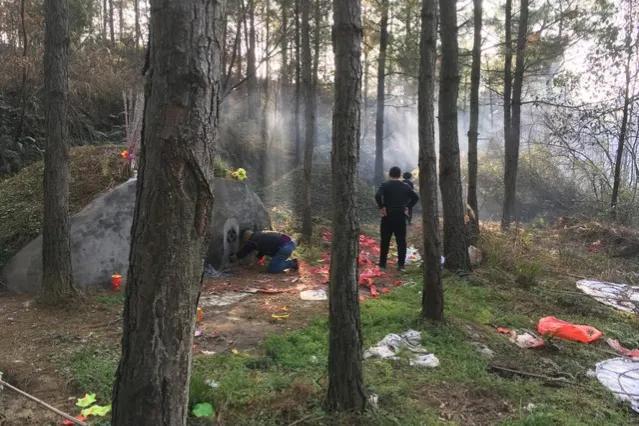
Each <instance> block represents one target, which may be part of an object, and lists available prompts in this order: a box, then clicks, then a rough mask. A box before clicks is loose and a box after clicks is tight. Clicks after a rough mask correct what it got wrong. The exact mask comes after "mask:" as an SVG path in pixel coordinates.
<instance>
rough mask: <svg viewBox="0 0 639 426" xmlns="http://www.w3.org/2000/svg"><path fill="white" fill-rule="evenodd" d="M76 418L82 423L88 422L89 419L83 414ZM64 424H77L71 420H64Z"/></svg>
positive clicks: (69, 425) (67, 425) (66, 425)
mask: <svg viewBox="0 0 639 426" xmlns="http://www.w3.org/2000/svg"><path fill="white" fill-rule="evenodd" d="M75 418H76V420H79V421H81V422H84V421H86V419H87V418H86V417H84V416H83V415H82V414H80V415H78V416H76V417H75ZM62 424H63V425H64V426H73V425H75V424H76V423H74V422H72V421H71V420H68V419H64V421H63V422H62Z"/></svg>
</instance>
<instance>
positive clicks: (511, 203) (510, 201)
mask: <svg viewBox="0 0 639 426" xmlns="http://www.w3.org/2000/svg"><path fill="white" fill-rule="evenodd" d="M527 34H528V0H521V6H520V10H519V30H518V33H517V57H516V59H515V75H514V79H513V98H512V119H511V128H510V132H509V134H508V138H507V139H506V150H505V154H506V156H505V161H504V211H503V217H502V220H501V224H502V228H504V229H505V228H508V227H509V226H510V223H511V222H512V221H513V220H514V219H516V215H515V204H516V196H517V168H518V163H519V144H520V138H521V91H522V86H523V82H524V59H525V54H526V37H527Z"/></svg>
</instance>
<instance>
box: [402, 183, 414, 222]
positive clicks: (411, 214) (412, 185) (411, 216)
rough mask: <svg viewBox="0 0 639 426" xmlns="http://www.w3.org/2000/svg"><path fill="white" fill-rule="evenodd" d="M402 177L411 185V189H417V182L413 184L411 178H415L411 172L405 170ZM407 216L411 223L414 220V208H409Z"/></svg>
mask: <svg viewBox="0 0 639 426" xmlns="http://www.w3.org/2000/svg"><path fill="white" fill-rule="evenodd" d="M402 177H403V178H404V180H403V182H404V183H405V184H406V185H408V186H409V187H410V189H412V190H413V191H414V190H415V184H413V181H412V180H411V179H412V178H413V174H412V173H411V172H404V174H403V175H402ZM406 216H407V218H408V219H407V220H408V224H409V225H410V224H411V222H412V221H413V208H412V207H410V208H409V209H408V213H407V214H406Z"/></svg>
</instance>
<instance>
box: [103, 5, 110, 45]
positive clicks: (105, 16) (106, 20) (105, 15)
mask: <svg viewBox="0 0 639 426" xmlns="http://www.w3.org/2000/svg"><path fill="white" fill-rule="evenodd" d="M108 23H109V5H108V3H107V0H102V39H103V40H104V41H106V40H107V28H108Z"/></svg>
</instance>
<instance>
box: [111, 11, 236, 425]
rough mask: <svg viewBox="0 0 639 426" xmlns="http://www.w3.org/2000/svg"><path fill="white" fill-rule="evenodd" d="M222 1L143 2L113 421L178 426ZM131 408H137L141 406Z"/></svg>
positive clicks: (198, 267) (208, 203)
mask: <svg viewBox="0 0 639 426" xmlns="http://www.w3.org/2000/svg"><path fill="white" fill-rule="evenodd" d="M223 7H224V2H223V1H222V0H218V1H216V2H209V1H203V0H180V1H170V0H152V1H151V21H150V35H149V37H150V54H149V63H148V65H149V68H148V71H147V77H146V90H145V91H146V95H145V96H146V103H145V113H144V127H143V138H142V148H141V162H140V172H139V178H138V179H139V180H138V187H137V198H136V207H135V213H134V218H133V227H132V230H131V255H130V266H129V271H128V275H127V286H126V300H125V304H124V314H123V335H122V357H121V359H120V365H119V367H118V370H117V374H116V382H115V386H114V392H113V416H112V422H113V425H116V426H119V425H122V426H124V425H127V426H128V425H142V426H143V425H149V426H151V425H153V426H155V425H185V424H186V419H187V415H188V390H189V376H190V372H191V346H192V344H193V332H194V329H195V311H196V307H197V301H198V294H199V290H200V282H201V276H202V267H203V262H202V259H203V257H204V254H205V250H204V249H203V248H204V239H205V234H206V231H207V228H208V222H209V219H210V216H211V209H212V207H213V158H214V143H215V137H216V128H217V121H218V106H219V73H220V69H219V66H220V51H219V49H220V46H222V40H221V39H220V37H221V28H220V26H221V25H220V21H221V14H222V13H223V10H222V9H223ZM140 407H144V409H141V408H140Z"/></svg>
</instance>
